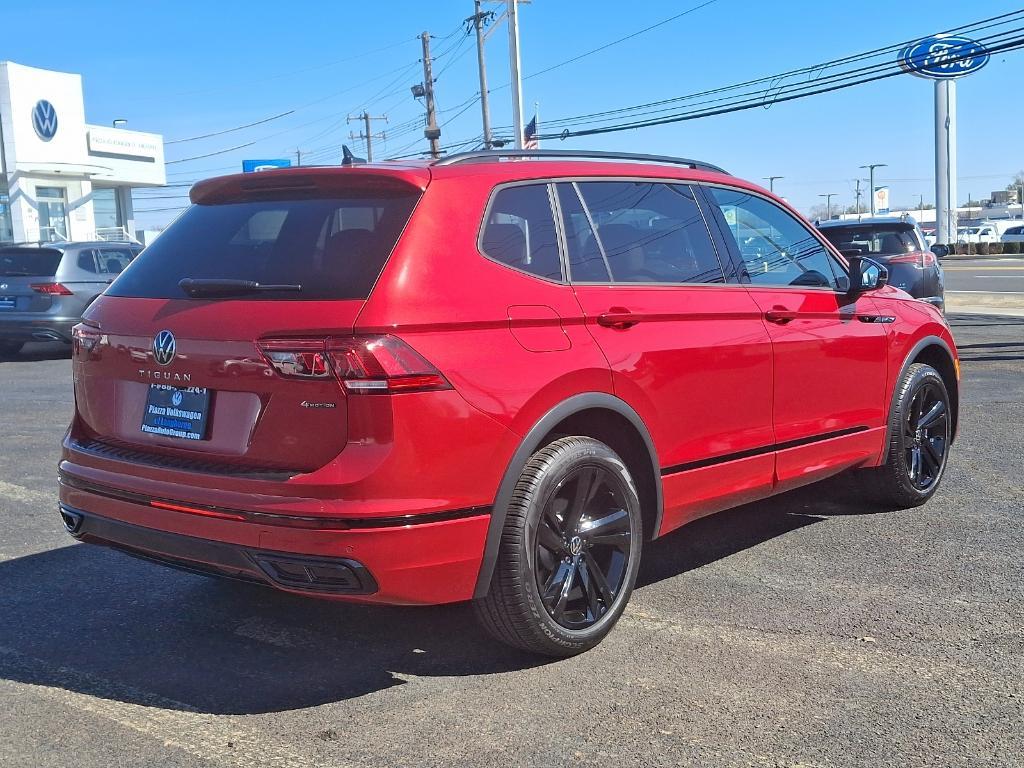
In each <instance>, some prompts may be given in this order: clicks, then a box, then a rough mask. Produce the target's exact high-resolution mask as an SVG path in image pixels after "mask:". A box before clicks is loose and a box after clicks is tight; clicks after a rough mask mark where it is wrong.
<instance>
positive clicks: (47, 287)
mask: <svg viewBox="0 0 1024 768" xmlns="http://www.w3.org/2000/svg"><path fill="white" fill-rule="evenodd" d="M29 287H30V288H31V289H32V290H33V291H35V292H36V293H45V294H47V295H49V296H73V295H74V294H73V293H72V292H71V291H70V290H68V287H67V286H66V285H61V284H60V283H32V285H30V286H29Z"/></svg>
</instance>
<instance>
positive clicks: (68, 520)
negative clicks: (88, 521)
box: [60, 507, 85, 536]
mask: <svg viewBox="0 0 1024 768" xmlns="http://www.w3.org/2000/svg"><path fill="white" fill-rule="evenodd" d="M60 519H61V520H62V521H63V522H64V530H65V531H67V532H68V533H70V534H71V535H72V536H74V535H75V534H77V533H78V531H79V530H81V528H82V522H83V521H84V520H85V516H84V515H81V514H79V513H78V512H72V511H71V510H70V509H68V508H67V507H60Z"/></svg>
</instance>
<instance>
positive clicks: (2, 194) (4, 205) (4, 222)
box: [0, 175, 14, 243]
mask: <svg viewBox="0 0 1024 768" xmlns="http://www.w3.org/2000/svg"><path fill="white" fill-rule="evenodd" d="M12 240H14V224H13V222H12V221H11V198H10V193H9V192H8V189H7V179H5V178H4V177H3V176H2V175H0V243H3V242H11V241H12Z"/></svg>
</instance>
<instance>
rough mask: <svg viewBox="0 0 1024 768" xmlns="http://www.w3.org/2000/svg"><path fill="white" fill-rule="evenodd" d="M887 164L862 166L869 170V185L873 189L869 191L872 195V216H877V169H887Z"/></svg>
mask: <svg viewBox="0 0 1024 768" xmlns="http://www.w3.org/2000/svg"><path fill="white" fill-rule="evenodd" d="M886 167H887V166H886V164H885V163H874V164H872V165H862V166H861V168H867V169H868V177H869V181H868V184H870V185H871V189H869V190H868V194H869V195H871V215H872V216H874V215H875V168H886Z"/></svg>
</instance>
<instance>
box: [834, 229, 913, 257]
mask: <svg viewBox="0 0 1024 768" xmlns="http://www.w3.org/2000/svg"><path fill="white" fill-rule="evenodd" d="M821 233H822V234H823V235H825V237H827V238H828V239H829V242H831V243H832V244H833V245H834V246H835V247H836V248H838V249H839V250H840V251H860V252H861V254H862V255H864V256H869V255H872V254H877V255H879V256H895V255H896V254H900V253H911V252H912V251H919V250H921V246H920V244H919V243H918V242H917V237H916V235H915V234H914V228H913V227H911V226H908V225H900V224H892V225H881V224H864V225H860V226H849V227H822V228H821Z"/></svg>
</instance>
